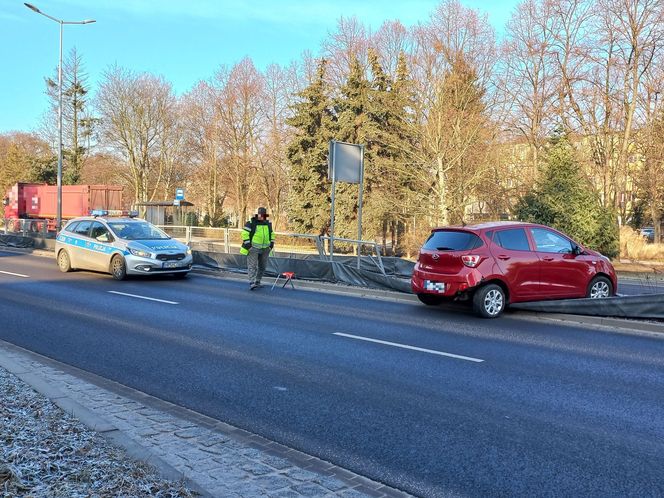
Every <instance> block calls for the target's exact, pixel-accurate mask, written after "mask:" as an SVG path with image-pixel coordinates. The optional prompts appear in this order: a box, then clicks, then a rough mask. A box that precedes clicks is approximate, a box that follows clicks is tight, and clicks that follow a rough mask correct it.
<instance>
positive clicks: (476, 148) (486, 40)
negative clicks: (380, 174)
mask: <svg viewBox="0 0 664 498" xmlns="http://www.w3.org/2000/svg"><path fill="white" fill-rule="evenodd" d="M414 38H415V46H414V47H415V48H414V54H413V59H412V60H413V67H414V74H415V81H416V88H417V93H418V95H417V99H416V100H417V102H419V104H420V106H419V108H418V109H416V110H415V113H416V115H417V117H416V122H417V123H419V125H418V130H419V136H420V138H419V142H420V157H419V158H418V160H417V162H418V163H419V166H418V167H415V168H413V173H414V174H415V175H417V176H418V178H419V181H420V184H421V185H422V187H423V188H425V189H426V188H428V189H430V190H431V193H432V194H433V195H432V196H431V198H432V199H435V201H434V202H432V206H431V209H432V213H433V216H434V219H435V221H436V222H437V223H439V224H448V223H449V221H450V219H454V220H456V221H463V217H464V212H465V208H466V205H467V204H468V203H469V202H470V201H471V198H472V197H473V195H474V194H475V193H476V187H477V186H478V185H480V184H481V178H482V177H483V175H484V174H485V173H486V172H487V171H488V169H487V163H486V160H485V157H486V156H485V155H484V152H486V151H488V141H489V140H490V137H491V135H492V134H494V133H493V131H492V130H491V127H492V126H493V125H491V123H490V121H489V120H488V119H487V115H488V114H487V113H488V112H489V108H490V105H491V104H492V103H493V102H495V101H494V100H493V99H494V98H495V96H494V95H489V93H488V89H489V88H493V83H492V72H493V65H494V64H495V58H496V57H495V53H496V50H495V37H494V33H493V30H492V28H491V26H490V25H489V23H488V20H487V17H486V16H481V15H480V14H479V13H478V12H477V11H475V10H472V9H468V8H466V7H464V6H463V5H461V3H460V2H459V1H458V0H445V1H444V2H442V3H441V4H440V5H439V6H438V8H437V9H436V10H435V11H434V13H433V14H432V16H431V21H430V23H429V24H427V25H420V26H418V27H417V28H416V29H415V32H414Z"/></svg>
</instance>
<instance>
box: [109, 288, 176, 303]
mask: <svg viewBox="0 0 664 498" xmlns="http://www.w3.org/2000/svg"><path fill="white" fill-rule="evenodd" d="M108 292H109V293H111V294H118V295H120V296H128V297H135V298H137V299H146V300H148V301H156V302H158V303H166V304H180V303H176V302H175V301H167V300H166V299H157V298H156V297H147V296H138V295H136V294H128V293H126V292H118V291H108Z"/></svg>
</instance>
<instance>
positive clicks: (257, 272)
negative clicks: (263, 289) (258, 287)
mask: <svg viewBox="0 0 664 498" xmlns="http://www.w3.org/2000/svg"><path fill="white" fill-rule="evenodd" d="M270 251H271V249H270V248H269V247H266V248H265V249H258V248H256V247H252V248H251V249H249V254H248V255H247V269H248V270H249V283H250V284H260V283H261V278H263V273H264V272H265V267H266V266H267V260H268V258H269V257H270Z"/></svg>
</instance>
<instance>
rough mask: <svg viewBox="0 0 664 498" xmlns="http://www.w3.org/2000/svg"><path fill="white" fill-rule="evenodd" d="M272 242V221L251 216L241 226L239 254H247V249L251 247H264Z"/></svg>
mask: <svg viewBox="0 0 664 498" xmlns="http://www.w3.org/2000/svg"><path fill="white" fill-rule="evenodd" d="M272 242H274V233H273V232H272V223H270V222H269V221H258V219H256V217H253V218H251V219H250V220H249V221H247V222H246V223H245V224H244V228H242V247H241V248H240V254H244V255H247V254H249V249H250V248H252V247H256V248H258V249H265V248H266V247H270V245H271V243H272Z"/></svg>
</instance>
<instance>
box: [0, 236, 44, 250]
mask: <svg viewBox="0 0 664 498" xmlns="http://www.w3.org/2000/svg"><path fill="white" fill-rule="evenodd" d="M0 246H7V247H34V246H35V239H33V238H32V237H23V236H21V235H12V234H0Z"/></svg>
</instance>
